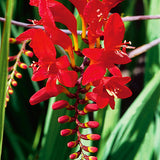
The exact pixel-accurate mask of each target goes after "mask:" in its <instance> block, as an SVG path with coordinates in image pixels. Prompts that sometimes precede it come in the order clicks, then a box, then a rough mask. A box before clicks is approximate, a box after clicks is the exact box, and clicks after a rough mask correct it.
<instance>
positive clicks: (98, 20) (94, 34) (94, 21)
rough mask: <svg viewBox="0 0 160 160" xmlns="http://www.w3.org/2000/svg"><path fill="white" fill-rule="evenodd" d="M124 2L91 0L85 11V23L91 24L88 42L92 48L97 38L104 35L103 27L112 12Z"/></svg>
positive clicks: (120, 0) (118, 0)
mask: <svg viewBox="0 0 160 160" xmlns="http://www.w3.org/2000/svg"><path fill="white" fill-rule="evenodd" d="M122 1H123V0H103V1H100V0H90V1H89V2H88V3H87V5H86V6H85V9H84V17H85V21H86V22H87V23H88V24H89V28H88V40H89V43H90V46H91V48H92V47H94V43H95V41H96V38H98V37H99V36H101V35H103V33H102V30H101V28H102V26H103V25H104V24H105V23H106V21H107V18H108V14H109V12H110V10H111V9H112V8H113V7H115V6H116V5H117V4H118V3H120V2H122Z"/></svg>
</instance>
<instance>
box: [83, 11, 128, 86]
mask: <svg viewBox="0 0 160 160" xmlns="http://www.w3.org/2000/svg"><path fill="white" fill-rule="evenodd" d="M124 32H125V28H124V24H123V22H122V20H121V17H120V16H119V15H118V14H117V13H115V14H112V15H111V16H110V18H109V19H108V21H107V23H106V25H105V28H104V49H98V48H95V49H89V48H87V49H84V50H83V51H82V53H83V54H84V55H85V56H86V57H88V58H89V59H90V66H89V67H88V68H87V69H86V71H85V72H84V74H83V81H82V84H83V85H86V84H87V83H89V82H93V81H95V80H98V79H101V78H102V77H103V76H104V74H105V73H106V68H107V69H108V70H109V71H110V72H111V73H112V74H113V75H116V76H121V72H120V70H119V69H118V67H116V66H115V64H126V63H129V62H130V61H131V60H130V59H129V57H128V55H127V54H126V53H125V52H123V51H122V50H120V47H121V46H122V40H123V37H124Z"/></svg>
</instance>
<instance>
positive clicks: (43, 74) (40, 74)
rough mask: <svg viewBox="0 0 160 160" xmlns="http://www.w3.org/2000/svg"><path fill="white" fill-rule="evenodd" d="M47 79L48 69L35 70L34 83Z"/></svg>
mask: <svg viewBox="0 0 160 160" xmlns="http://www.w3.org/2000/svg"><path fill="white" fill-rule="evenodd" d="M46 78H48V72H47V68H44V67H40V68H39V69H38V68H37V70H36V69H35V70H33V75H32V81H42V80H44V79H46Z"/></svg>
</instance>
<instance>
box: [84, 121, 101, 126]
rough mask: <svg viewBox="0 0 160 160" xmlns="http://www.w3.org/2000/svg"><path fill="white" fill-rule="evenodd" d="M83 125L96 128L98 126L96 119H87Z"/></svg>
mask: <svg viewBox="0 0 160 160" xmlns="http://www.w3.org/2000/svg"><path fill="white" fill-rule="evenodd" d="M85 126H86V127H87V128H97V127H98V126H99V123H98V122H97V121H89V122H86V123H85Z"/></svg>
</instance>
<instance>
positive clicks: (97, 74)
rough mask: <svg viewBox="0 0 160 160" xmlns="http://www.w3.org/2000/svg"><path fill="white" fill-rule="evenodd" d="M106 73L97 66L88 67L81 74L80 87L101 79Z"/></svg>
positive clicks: (101, 67) (102, 68)
mask: <svg viewBox="0 0 160 160" xmlns="http://www.w3.org/2000/svg"><path fill="white" fill-rule="evenodd" d="M105 73H106V69H105V68H104V67H103V66H101V65H98V64H93V65H90V66H89V67H88V68H87V69H86V70H85V72H84V74H83V79H82V85H86V84H88V83H89V82H93V81H95V80H98V79H101V78H102V77H103V76H104V74H105Z"/></svg>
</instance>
